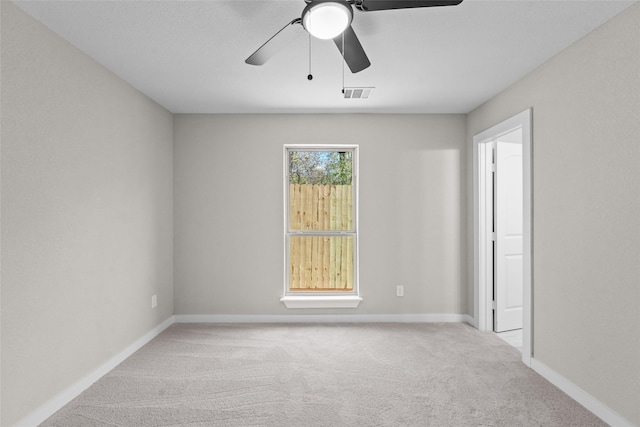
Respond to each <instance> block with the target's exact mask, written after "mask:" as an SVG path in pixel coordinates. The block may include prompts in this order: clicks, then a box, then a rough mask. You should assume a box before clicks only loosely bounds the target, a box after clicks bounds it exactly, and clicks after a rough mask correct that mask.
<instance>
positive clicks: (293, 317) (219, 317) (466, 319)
mask: <svg viewBox="0 0 640 427" xmlns="http://www.w3.org/2000/svg"><path fill="white" fill-rule="evenodd" d="M174 318H175V323H441V322H444V323H451V322H458V323H460V322H462V323H468V324H473V318H472V317H471V316H469V315H466V314H282V315H277V314H177V315H175V316H174Z"/></svg>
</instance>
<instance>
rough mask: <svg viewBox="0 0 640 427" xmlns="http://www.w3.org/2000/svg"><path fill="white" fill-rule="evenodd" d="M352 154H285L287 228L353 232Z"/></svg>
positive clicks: (306, 152) (299, 152) (298, 152)
mask: <svg viewBox="0 0 640 427" xmlns="http://www.w3.org/2000/svg"><path fill="white" fill-rule="evenodd" d="M352 170H353V152H351V151H289V228H290V229H291V230H317V231H323V230H340V231H344V230H353V200H352V199H353V188H352V185H351V184H352V179H353V173H352Z"/></svg>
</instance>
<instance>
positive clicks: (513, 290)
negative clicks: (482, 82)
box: [494, 129, 524, 332]
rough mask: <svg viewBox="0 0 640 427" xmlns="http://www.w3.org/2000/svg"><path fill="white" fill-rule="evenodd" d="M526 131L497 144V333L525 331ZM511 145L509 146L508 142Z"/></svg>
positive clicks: (495, 328) (495, 326) (518, 131)
mask: <svg viewBox="0 0 640 427" xmlns="http://www.w3.org/2000/svg"><path fill="white" fill-rule="evenodd" d="M521 135H522V131H521V130H520V129H518V130H516V131H514V132H511V133H510V134H508V135H505V137H504V138H501V139H499V140H498V141H497V142H496V179H495V186H496V188H495V231H496V246H495V266H496V268H495V289H494V296H495V301H496V310H495V313H494V323H495V324H494V330H495V331H496V332H503V331H508V330H512V329H521V328H522V286H523V277H524V276H523V262H522V261H523V257H522V234H523V232H522V230H523V228H522V223H523V203H522V202H523V199H522V194H523V185H522V184H523V181H522V176H523V175H522V143H521ZM507 141H509V142H507Z"/></svg>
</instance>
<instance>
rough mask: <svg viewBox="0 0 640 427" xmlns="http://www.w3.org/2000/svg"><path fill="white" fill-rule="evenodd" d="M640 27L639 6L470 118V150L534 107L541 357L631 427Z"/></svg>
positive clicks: (639, 254) (637, 356)
mask: <svg viewBox="0 0 640 427" xmlns="http://www.w3.org/2000/svg"><path fill="white" fill-rule="evenodd" d="M638 23H640V5H635V6H632V7H631V8H630V9H628V10H627V11H626V12H623V13H622V14H621V15H619V16H618V17H616V18H614V19H613V20H611V21H609V22H608V23H607V24H605V25H604V26H602V27H600V28H599V29H597V30H596V31H594V32H593V33H591V34H590V35H588V36H587V37H585V38H584V39H582V40H580V41H578V42H577V43H575V44H574V45H572V46H571V47H570V48H568V49H567V50H565V51H564V52H562V53H560V54H559V55H558V56H556V57H555V58H553V59H552V60H550V61H549V62H547V63H546V64H544V65H543V66H541V67H540V68H539V69H537V70H535V71H534V72H533V73H531V74H529V75H528V76H527V77H525V78H524V79H523V80H521V81H520V82H518V83H517V84H515V85H514V86H513V87H511V88H510V89H508V90H506V91H505V92H503V93H501V94H499V95H498V96H496V97H494V98H493V99H491V100H490V101H489V102H487V103H486V104H484V105H482V106H480V107H479V108H477V109H476V110H474V111H472V112H471V113H470V114H469V115H468V120H467V140H468V141H471V137H472V136H473V135H474V134H476V133H478V132H480V131H482V130H484V129H486V128H488V127H490V126H492V125H494V124H496V123H498V122H500V121H502V120H504V119H506V118H508V117H510V116H512V115H514V114H516V113H518V112H520V111H522V110H525V109H526V108H529V107H533V204H534V220H533V228H534V230H533V246H534V248H533V257H534V259H533V275H534V277H533V287H534V295H533V298H534V299H533V307H534V309H533V315H534V337H535V339H534V357H535V358H536V359H537V360H539V361H541V362H542V363H544V364H545V365H547V366H549V367H550V368H551V369H553V370H555V371H556V372H558V373H560V374H561V375H562V376H564V377H565V378H567V379H569V380H570V381H572V382H573V383H574V384H576V385H577V386H578V387H580V388H582V389H583V390H585V391H586V392H587V393H589V394H591V395H592V396H594V397H596V398H597V399H598V400H600V401H602V402H603V403H605V404H606V405H608V406H609V407H610V408H612V409H614V410H615V411H616V412H618V413H619V414H620V415H622V416H624V417H626V418H627V419H628V420H629V421H631V422H632V423H634V424H636V425H640V412H639V409H638V408H640V405H639V403H640V310H638V307H639V306H640V143H639V142H638V141H640V140H639V135H640V25H638ZM469 167H470V162H469ZM469 184H470V181H469ZM469 188H471V187H469ZM470 238H471V235H470ZM470 241H471V240H470ZM469 283H470V284H471V283H472V282H471V281H470V282H469Z"/></svg>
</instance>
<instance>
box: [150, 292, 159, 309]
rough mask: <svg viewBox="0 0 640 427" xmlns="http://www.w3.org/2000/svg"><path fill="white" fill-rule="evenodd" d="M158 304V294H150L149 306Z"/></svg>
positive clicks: (154, 306)
mask: <svg viewBox="0 0 640 427" xmlns="http://www.w3.org/2000/svg"><path fill="white" fill-rule="evenodd" d="M157 306H158V295H152V296H151V308H156V307H157Z"/></svg>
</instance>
